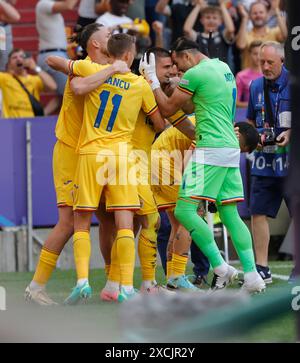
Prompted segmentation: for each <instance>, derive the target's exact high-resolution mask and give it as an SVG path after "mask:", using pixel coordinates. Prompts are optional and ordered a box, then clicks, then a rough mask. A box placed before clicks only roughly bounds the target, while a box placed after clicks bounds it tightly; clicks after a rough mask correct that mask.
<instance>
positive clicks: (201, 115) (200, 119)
mask: <svg viewBox="0 0 300 363" xmlns="http://www.w3.org/2000/svg"><path fill="white" fill-rule="evenodd" d="M179 89H182V90H183V91H184V92H188V93H190V94H192V95H193V103H194V104H195V114H196V118H197V126H196V135H197V146H198V147H213V148H220V147H230V148H239V145H238V142H237V138H236V137H235V134H234V129H233V121H234V117H235V109H236V95H237V90H236V83H235V78H234V75H233V74H232V72H231V70H230V68H229V67H228V65H227V64H226V63H224V62H222V61H220V60H219V59H204V60H202V61H201V62H200V63H199V64H198V65H197V66H195V67H193V68H191V69H190V70H188V71H187V72H186V73H185V75H184V77H183V80H182V81H181V83H180V85H179Z"/></svg>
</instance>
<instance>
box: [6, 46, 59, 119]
mask: <svg viewBox="0 0 300 363" xmlns="http://www.w3.org/2000/svg"><path fill="white" fill-rule="evenodd" d="M0 89H1V91H2V95H3V117H5V118H18V117H34V116H36V115H35V112H34V109H33V105H32V102H39V100H40V93H41V92H42V91H43V90H46V91H55V90H56V83H55V81H54V80H53V78H52V77H50V76H49V75H48V74H47V73H46V72H44V71H42V69H41V68H40V67H39V66H37V65H36V63H35V61H34V60H33V58H32V57H30V56H28V55H26V54H25V52H24V51H23V50H22V49H14V50H12V51H11V53H10V54H9V57H8V64H7V71H6V72H0ZM31 97H34V98H35V100H36V101H32V100H30V98H31Z"/></svg>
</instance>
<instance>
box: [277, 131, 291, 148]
mask: <svg viewBox="0 0 300 363" xmlns="http://www.w3.org/2000/svg"><path fill="white" fill-rule="evenodd" d="M290 137H291V130H287V131H283V132H282V133H281V134H280V135H279V136H277V138H276V145H278V146H282V147H283V146H287V145H288V144H289V143H290Z"/></svg>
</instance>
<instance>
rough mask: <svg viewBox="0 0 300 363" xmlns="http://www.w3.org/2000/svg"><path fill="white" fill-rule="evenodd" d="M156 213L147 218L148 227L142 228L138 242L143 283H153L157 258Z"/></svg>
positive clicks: (157, 215)
mask: <svg viewBox="0 0 300 363" xmlns="http://www.w3.org/2000/svg"><path fill="white" fill-rule="evenodd" d="M158 218H159V214H158V213H152V214H149V215H148V216H147V219H148V227H147V228H143V229H142V230H141V233H140V238H139V242H138V253H139V258H140V262H141V269H142V278H143V280H144V281H155V270H156V256H157V229H156V228H157V221H158Z"/></svg>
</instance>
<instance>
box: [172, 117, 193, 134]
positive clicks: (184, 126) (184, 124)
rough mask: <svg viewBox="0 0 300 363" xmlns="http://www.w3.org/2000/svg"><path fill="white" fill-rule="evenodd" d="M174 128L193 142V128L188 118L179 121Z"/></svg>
mask: <svg viewBox="0 0 300 363" xmlns="http://www.w3.org/2000/svg"><path fill="white" fill-rule="evenodd" d="M174 127H176V129H178V130H179V131H180V132H182V133H183V134H184V135H185V136H186V137H188V138H189V139H191V140H195V138H196V134H195V126H194V125H193V123H192V122H191V120H190V119H189V118H188V117H185V119H184V120H183V121H181V122H180V123H179V124H178V125H175V126H174Z"/></svg>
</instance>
